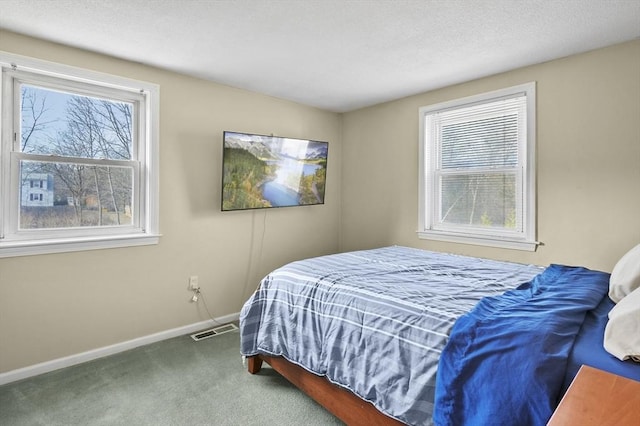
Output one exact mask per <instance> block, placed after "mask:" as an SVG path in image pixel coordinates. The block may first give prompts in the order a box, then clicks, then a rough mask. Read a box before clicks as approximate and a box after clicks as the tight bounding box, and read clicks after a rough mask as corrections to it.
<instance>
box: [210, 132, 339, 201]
mask: <svg viewBox="0 0 640 426" xmlns="http://www.w3.org/2000/svg"><path fill="white" fill-rule="evenodd" d="M328 150H329V143H328V142H320V141H312V140H307V139H294V138H286V137H279V136H265V135H256V134H250V133H238V132H229V131H225V132H224V134H223V155H222V170H223V172H222V211H231V210H248V209H265V208H272V207H292V206H308V205H314V204H324V193H325V182H326V178H327V153H328Z"/></svg>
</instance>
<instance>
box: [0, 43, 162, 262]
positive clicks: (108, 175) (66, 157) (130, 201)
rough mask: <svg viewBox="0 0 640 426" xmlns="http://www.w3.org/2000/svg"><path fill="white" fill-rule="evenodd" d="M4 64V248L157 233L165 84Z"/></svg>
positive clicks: (87, 243)
mask: <svg viewBox="0 0 640 426" xmlns="http://www.w3.org/2000/svg"><path fill="white" fill-rule="evenodd" d="M0 65H1V66H2V86H1V89H0V100H1V101H2V119H1V121H0V123H1V124H0V125H1V135H2V141H1V144H0V257H7V256H19V255H28V254H39V253H51V252H61V251H76V250H87V249H96V248H111V247H123V246H132V245H142V244H155V243H157V242H158V184H157V182H158V171H157V168H158V160H157V158H158V153H157V150H158V143H157V137H158V121H157V116H158V105H159V103H158V96H159V89H158V86H156V85H154V84H150V83H145V82H140V81H135V80H129V79H124V78H121V77H115V76H111V75H107V74H101V73H96V72H91V71H86V70H81V69H78V68H72V67H67V66H63V65H58V64H53V63H48V62H43V61H38V60H34V59H30V58H25V57H21V56H17V55H11V54H7V53H2V52H0Z"/></svg>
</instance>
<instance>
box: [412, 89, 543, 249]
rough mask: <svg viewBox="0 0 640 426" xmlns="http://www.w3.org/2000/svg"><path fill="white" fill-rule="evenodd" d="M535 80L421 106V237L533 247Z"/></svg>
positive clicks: (481, 243) (534, 243)
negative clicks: (494, 90)
mask: <svg viewBox="0 0 640 426" xmlns="http://www.w3.org/2000/svg"><path fill="white" fill-rule="evenodd" d="M534 162H535V83H528V84H524V85H521V86H516V87H511V88H508V89H504V90H499V91H496V92H491V93H485V94H482V95H477V96H472V97H469V98H464V99H460V100H455V101H451V102H445V103H442V104H437V105H432V106H427V107H422V108H420V182H419V187H420V201H419V206H420V207H419V222H420V223H419V230H418V236H419V237H420V238H425V239H434V240H439V241H452V242H461V243H469V244H480V245H487V246H494V247H505V248H514V249H521V250H529V251H533V250H535V248H536V244H537V243H536V242H535V231H536V230H535V223H536V220H535V164H534Z"/></svg>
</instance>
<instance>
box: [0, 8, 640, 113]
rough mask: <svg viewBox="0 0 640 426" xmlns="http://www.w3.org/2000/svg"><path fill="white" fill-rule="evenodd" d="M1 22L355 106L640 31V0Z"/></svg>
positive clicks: (321, 103) (72, 11)
mask: <svg viewBox="0 0 640 426" xmlns="http://www.w3.org/2000/svg"><path fill="white" fill-rule="evenodd" d="M0 28H3V29H7V30H10V31H14V32H17V33H22V34H27V35H31V36H35V37H39V38H43V39H47V40H51V41H55V42H59V43H63V44H67V45H71V46H76V47H80V48H84V49H88V50H92V51H96V52H100V53H106V54H109V55H112V56H115V57H119V58H124V59H128V60H131V61H137V62H141V63H144V64H149V65H154V66H157V67H162V68H166V69H170V70H174V71H178V72H181V73H185V74H189V75H193V76H196V77H201V78H204V79H208V80H212V81H216V82H219V83H223V84H227V85H230V86H234V87H239V88H244V89H248V90H251V91H255V92H260V93H264V94H267V95H271V96H275V97H278V98H284V99H289V100H292V101H296V102H299V103H302V104H307V105H312V106H316V107H319V108H323V109H327V110H331V111H336V112H345V111H350V110H354V109H357V108H361V107H364V106H369V105H373V104H377V103H380V102H384V101H388V100H393V99H398V98H401V97H404V96H408V95H412V94H416V93H421V92H425V91H428V90H432V89H436V88H440V87H444V86H448V85H451V84H455V83H460V82H464V81H468V80H472V79H475V78H479V77H483V76H486V75H491V74H495V73H499V72H502V71H507V70H510V69H514V68H518V67H522V66H525V65H530V64H534V63H540V62H544V61H548V60H551V59H555V58H559V57H564V56H568V55H571V54H575V53H579V52H584V51H588V50H592V49H596V48H600V47H604V46H608V45H612V44H615V43H619V42H623V41H627V40H631V39H637V38H640V0H396V1H393V0H0Z"/></svg>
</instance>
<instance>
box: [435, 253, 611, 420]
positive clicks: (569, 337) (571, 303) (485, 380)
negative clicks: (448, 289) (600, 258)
mask: <svg viewBox="0 0 640 426" xmlns="http://www.w3.org/2000/svg"><path fill="white" fill-rule="evenodd" d="M608 284H609V274H606V273H604V272H597V271H590V270H588V269H584V268H577V267H569V266H560V265H551V266H550V267H549V268H547V269H546V270H545V271H544V272H543V273H542V274H540V275H538V276H536V277H535V278H534V279H533V280H531V281H530V282H528V283H526V284H523V285H521V286H519V287H518V288H517V289H515V290H511V291H508V292H506V293H505V294H503V295H501V296H496V297H487V298H485V299H483V300H482V301H480V303H479V304H478V305H477V306H476V307H475V308H474V309H473V310H472V311H471V312H469V313H468V314H466V315H463V316H462V317H460V318H459V319H458V320H457V321H456V323H455V325H454V327H453V329H452V331H451V335H450V338H449V341H448V342H447V345H446V346H445V348H444V350H443V352H442V355H441V357H440V363H439V365H438V371H437V377H436V391H435V393H436V395H435V406H434V413H433V420H434V423H435V424H436V425H488V424H494V425H545V424H546V423H547V421H548V420H549V418H550V417H551V414H552V413H553V411H554V409H555V405H556V402H557V398H558V395H559V392H560V391H561V387H562V382H563V379H564V375H565V368H566V364H567V358H568V356H569V353H570V351H571V348H572V346H573V342H574V339H575V336H576V334H577V333H578V330H579V329H580V326H581V325H582V322H583V321H584V318H585V314H586V312H587V311H589V310H591V309H593V308H595V307H596V306H597V305H598V303H599V302H600V301H601V300H602V298H603V297H604V295H605V294H606V292H607V290H608Z"/></svg>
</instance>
